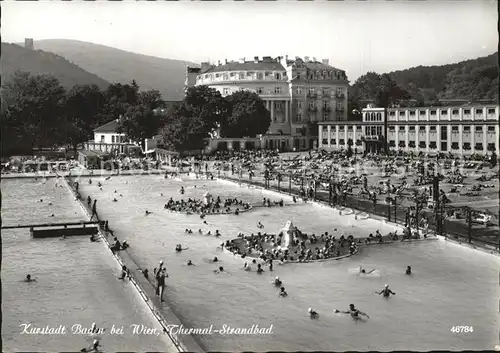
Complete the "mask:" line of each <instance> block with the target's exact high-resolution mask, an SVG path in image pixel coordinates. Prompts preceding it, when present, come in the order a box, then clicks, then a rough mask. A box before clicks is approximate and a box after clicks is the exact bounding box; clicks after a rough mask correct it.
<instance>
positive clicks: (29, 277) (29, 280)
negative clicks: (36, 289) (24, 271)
mask: <svg viewBox="0 0 500 353" xmlns="http://www.w3.org/2000/svg"><path fill="white" fill-rule="evenodd" d="M24 282H36V279H34V278H31V275H30V274H28V275H26V278H25V279H24Z"/></svg>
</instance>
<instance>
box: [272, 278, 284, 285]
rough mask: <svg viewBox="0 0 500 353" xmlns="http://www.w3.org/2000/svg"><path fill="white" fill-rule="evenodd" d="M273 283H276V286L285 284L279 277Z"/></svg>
mask: <svg viewBox="0 0 500 353" xmlns="http://www.w3.org/2000/svg"><path fill="white" fill-rule="evenodd" d="M272 283H274V285H275V286H276V287H281V285H282V284H283V282H282V281H281V280H280V278H279V277H276V278H275V279H274V281H273V282H272Z"/></svg>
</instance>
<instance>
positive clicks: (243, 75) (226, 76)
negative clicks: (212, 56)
mask: <svg viewBox="0 0 500 353" xmlns="http://www.w3.org/2000/svg"><path fill="white" fill-rule="evenodd" d="M214 78H216V79H217V78H222V80H224V81H229V80H235V79H239V80H245V79H254V78H255V79H257V80H263V79H264V78H266V79H270V78H273V79H275V80H286V71H284V72H269V71H266V72H253V71H247V72H229V73H216V74H205V75H200V76H198V79H199V80H213V79H214Z"/></svg>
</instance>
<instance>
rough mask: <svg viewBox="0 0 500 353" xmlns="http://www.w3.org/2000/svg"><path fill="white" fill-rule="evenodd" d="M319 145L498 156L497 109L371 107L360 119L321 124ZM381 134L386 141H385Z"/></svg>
mask: <svg viewBox="0 0 500 353" xmlns="http://www.w3.org/2000/svg"><path fill="white" fill-rule="evenodd" d="M318 130H319V131H318V147H319V148H324V149H342V148H343V149H347V148H348V146H349V145H351V146H352V147H351V148H352V149H353V150H354V149H357V151H358V152H363V151H365V150H366V151H367V152H375V153H377V152H380V151H381V150H382V148H383V146H384V145H385V144H387V145H388V148H389V150H395V151H398V150H402V151H404V152H410V151H413V152H415V153H419V152H424V153H437V152H445V153H446V152H451V153H453V154H457V153H458V154H473V153H476V154H487V153H488V154H491V152H493V151H494V152H495V153H496V154H497V155H499V154H500V150H499V139H500V131H499V106H498V105H494V104H493V105H467V106H451V107H423V108H388V109H384V108H376V107H374V106H372V105H368V107H367V108H365V109H363V111H362V120H360V121H343V122H320V123H319V124H318ZM385 136H386V137H385Z"/></svg>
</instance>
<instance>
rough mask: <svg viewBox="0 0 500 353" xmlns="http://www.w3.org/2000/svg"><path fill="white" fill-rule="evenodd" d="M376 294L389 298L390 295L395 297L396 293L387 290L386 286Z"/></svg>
mask: <svg viewBox="0 0 500 353" xmlns="http://www.w3.org/2000/svg"><path fill="white" fill-rule="evenodd" d="M375 293H377V294H379V295H380V294H383V296H384V298H389V296H390V295H391V294H392V295H396V293H394V292H393V291H392V290H390V289H389V285H388V284H386V285H385V286H384V289H382V290H381V291H380V292H375Z"/></svg>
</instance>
